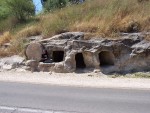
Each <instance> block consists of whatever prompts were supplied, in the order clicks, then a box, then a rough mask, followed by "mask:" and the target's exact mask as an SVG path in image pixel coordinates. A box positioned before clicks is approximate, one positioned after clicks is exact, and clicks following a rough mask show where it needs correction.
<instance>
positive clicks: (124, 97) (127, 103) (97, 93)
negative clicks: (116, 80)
mask: <svg viewBox="0 0 150 113" xmlns="http://www.w3.org/2000/svg"><path fill="white" fill-rule="evenodd" d="M0 106H9V107H21V108H24V107H25V108H30V109H32V108H35V109H42V110H56V111H65V113H66V112H67V111H68V112H67V113H70V112H71V111H74V112H76V113H150V90H129V89H104V88H79V87H65V86H51V85H33V84H23V83H10V82H7V83H6V82H0ZM61 113H63V112H61Z"/></svg>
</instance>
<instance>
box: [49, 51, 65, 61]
mask: <svg viewBox="0 0 150 113" xmlns="http://www.w3.org/2000/svg"><path fill="white" fill-rule="evenodd" d="M52 59H53V62H62V61H63V60H64V51H53V56H52Z"/></svg>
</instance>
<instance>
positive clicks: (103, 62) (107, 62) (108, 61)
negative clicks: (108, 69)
mask: <svg viewBox="0 0 150 113" xmlns="http://www.w3.org/2000/svg"><path fill="white" fill-rule="evenodd" d="M99 61H100V67H103V66H113V65H114V54H113V53H112V52H110V51H102V52H100V53H99Z"/></svg>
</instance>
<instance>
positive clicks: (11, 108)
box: [0, 106, 77, 113]
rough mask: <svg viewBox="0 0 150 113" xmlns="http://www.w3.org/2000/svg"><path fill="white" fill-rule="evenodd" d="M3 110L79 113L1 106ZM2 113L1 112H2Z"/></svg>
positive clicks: (14, 112)
mask: <svg viewBox="0 0 150 113" xmlns="http://www.w3.org/2000/svg"><path fill="white" fill-rule="evenodd" d="M1 110H3V111H5V110H6V112H5V113H7V111H9V113H10V111H12V112H11V113H16V112H17V113H20V112H21V113H22V112H26V113H77V112H69V111H47V110H40V109H30V108H18V107H7V106H0V111H1ZM0 113H1V112H0Z"/></svg>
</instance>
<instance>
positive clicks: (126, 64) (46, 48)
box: [25, 32, 150, 74]
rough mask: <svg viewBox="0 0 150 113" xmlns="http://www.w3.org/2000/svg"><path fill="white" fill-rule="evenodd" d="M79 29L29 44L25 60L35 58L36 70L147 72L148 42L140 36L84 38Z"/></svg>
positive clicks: (149, 60)
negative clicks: (114, 38)
mask: <svg viewBox="0 0 150 113" xmlns="http://www.w3.org/2000/svg"><path fill="white" fill-rule="evenodd" d="M83 38H84V33H82V32H68V33H62V34H60V35H56V36H54V37H51V38H49V39H45V40H41V41H38V42H33V43H30V44H29V45H28V46H27V48H26V52H25V53H26V56H27V59H28V60H34V62H35V61H37V62H38V63H37V66H35V67H37V68H38V70H39V71H55V72H59V73H68V72H75V71H77V70H86V69H93V70H95V69H98V70H100V71H101V72H103V73H106V74H108V73H130V72H137V71H150V42H148V41H145V40H144V39H143V35H142V36H141V35H130V36H129V35H125V36H122V38H120V39H116V40H110V39H97V40H96V39H95V40H84V39H83Z"/></svg>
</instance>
